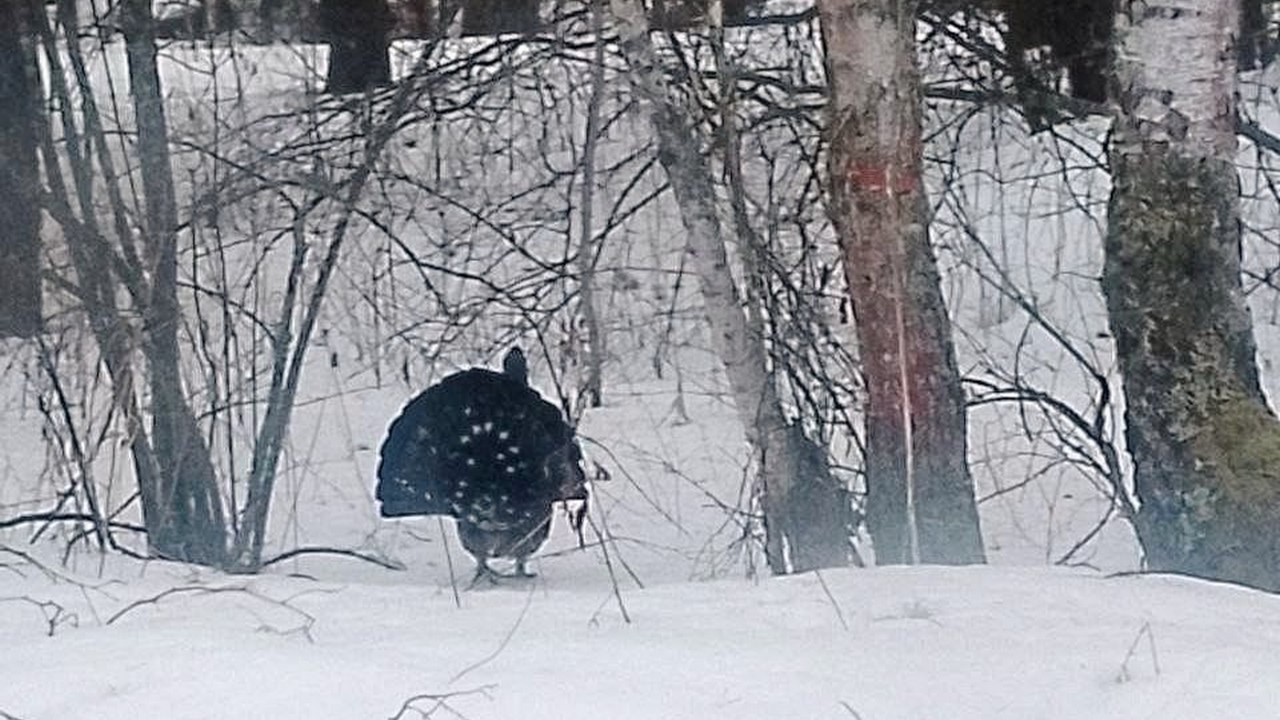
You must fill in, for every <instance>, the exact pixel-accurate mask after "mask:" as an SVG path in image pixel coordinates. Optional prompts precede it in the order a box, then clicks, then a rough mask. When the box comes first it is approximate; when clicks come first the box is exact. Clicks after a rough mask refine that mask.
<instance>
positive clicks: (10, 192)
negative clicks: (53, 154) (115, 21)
mask: <svg viewBox="0 0 1280 720" xmlns="http://www.w3.org/2000/svg"><path fill="white" fill-rule="evenodd" d="M29 7H34V8H36V9H37V10H38V9H39V8H40V7H41V6H40V5H38V4H36V3H30V4H28V0H9V1H8V2H4V3H0V98H3V99H4V102H3V103H0V337H9V336H16V337H32V336H34V335H35V334H37V333H39V332H40V330H41V328H42V325H43V323H42V319H41V302H40V203H39V195H40V173H39V170H38V166H37V164H36V132H35V122H36V120H35V118H36V113H37V107H38V106H37V104H36V96H35V89H36V88H37V87H38V82H37V77H36V58H35V47H34V28H32V27H30V26H29V23H28V22H26V18H25V13H26V12H27V11H28V8H29Z"/></svg>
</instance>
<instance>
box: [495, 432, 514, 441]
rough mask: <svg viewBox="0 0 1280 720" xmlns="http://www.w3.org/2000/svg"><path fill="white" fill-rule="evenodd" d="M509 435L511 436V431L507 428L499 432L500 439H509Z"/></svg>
mask: <svg viewBox="0 0 1280 720" xmlns="http://www.w3.org/2000/svg"><path fill="white" fill-rule="evenodd" d="M509 437H511V433H509V432H507V431H506V430H500V431H499V432H498V439H499V440H506V439H507V438H509Z"/></svg>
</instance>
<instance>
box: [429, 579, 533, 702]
mask: <svg viewBox="0 0 1280 720" xmlns="http://www.w3.org/2000/svg"><path fill="white" fill-rule="evenodd" d="M535 587H536V585H535V584H534V583H530V584H529V592H527V593H525V596H524V607H522V608H520V614H519V615H518V616H516V621H515V622H514V623H512V625H511V627H510V628H509V629H508V630H507V634H506V635H505V636H504V637H503V638H502V642H500V643H498V647H496V648H494V650H493V652H491V653H489V654H488V655H486V656H484V657H482V658H480V659H479V660H477V661H476V662H474V663H472V664H470V665H468V666H467V667H465V668H463V669H461V670H459V671H458V673H457V674H456V675H454V676H453V677H451V678H449V684H450V685H452V684H453V683H455V682H457V681H459V680H461V679H462V677H463V676H464V675H466V674H467V673H469V672H472V671H473V670H477V669H479V668H482V667H484V666H485V665H488V664H489V663H491V662H493V660H494V658H497V657H498V656H499V655H501V654H502V651H503V650H505V649H507V645H508V644H510V643H511V638H513V637H515V635H516V631H517V630H519V629H520V625H521V623H522V622H523V621H524V616H525V613H527V612H529V606H530V605H532V604H533V590H534V588H535Z"/></svg>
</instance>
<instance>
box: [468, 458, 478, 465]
mask: <svg viewBox="0 0 1280 720" xmlns="http://www.w3.org/2000/svg"><path fill="white" fill-rule="evenodd" d="M475 464H476V459H475V458H467V466H468V467H472V466H474V465H475Z"/></svg>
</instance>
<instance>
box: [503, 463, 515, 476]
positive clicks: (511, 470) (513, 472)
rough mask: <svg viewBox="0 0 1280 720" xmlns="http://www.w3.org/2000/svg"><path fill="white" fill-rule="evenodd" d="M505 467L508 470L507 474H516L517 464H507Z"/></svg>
mask: <svg viewBox="0 0 1280 720" xmlns="http://www.w3.org/2000/svg"><path fill="white" fill-rule="evenodd" d="M504 469H505V470H506V471H507V474H508V475H513V474H515V471H516V468H515V466H514V465H508V466H507V467H506V468H504Z"/></svg>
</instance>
